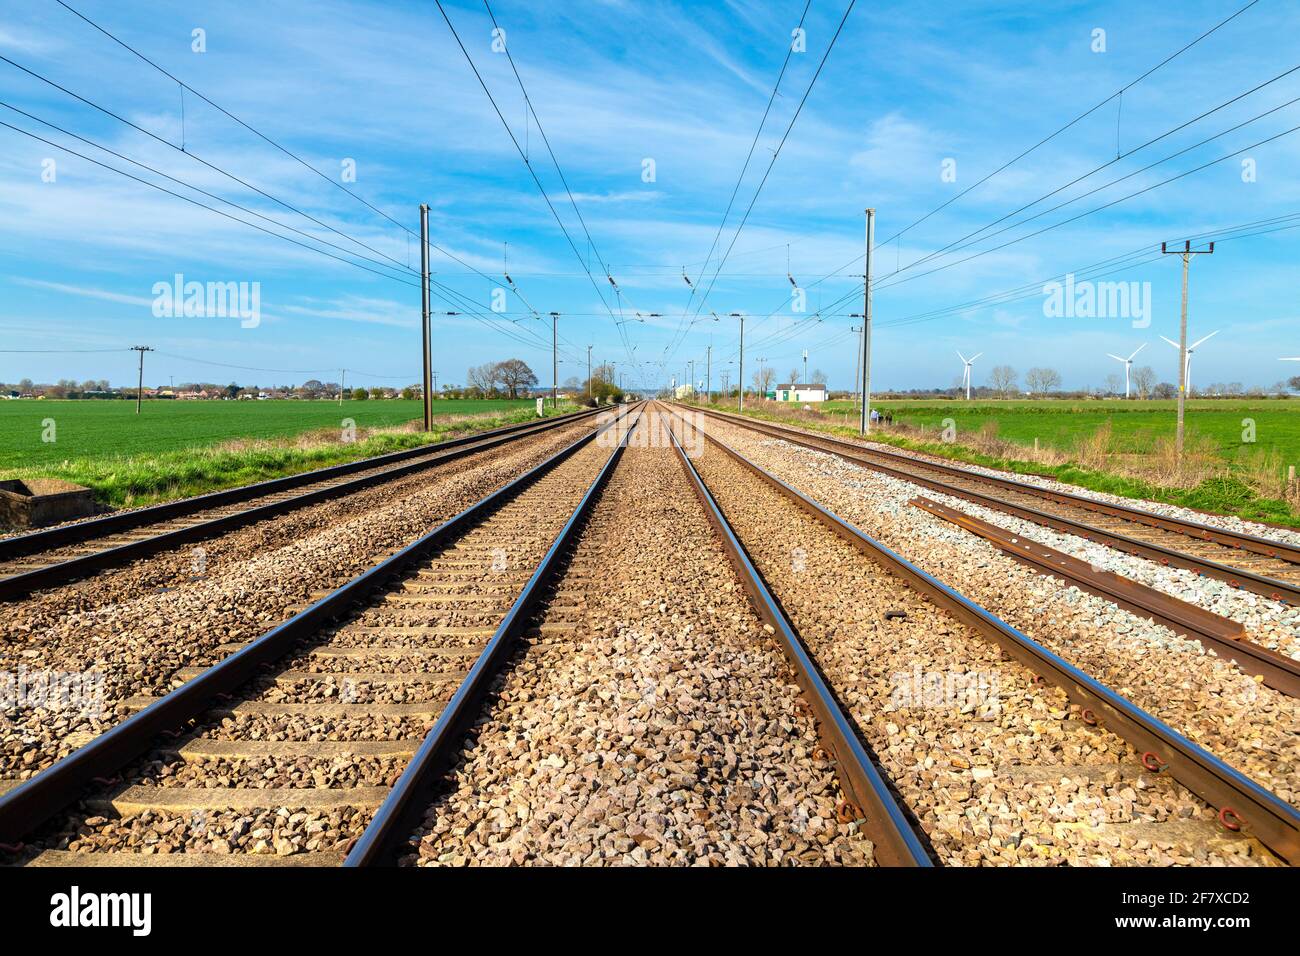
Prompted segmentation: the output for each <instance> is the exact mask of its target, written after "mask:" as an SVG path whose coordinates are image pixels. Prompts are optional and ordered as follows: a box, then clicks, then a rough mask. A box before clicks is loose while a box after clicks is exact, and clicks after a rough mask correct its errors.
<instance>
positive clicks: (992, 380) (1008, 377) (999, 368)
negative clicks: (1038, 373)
mask: <svg viewBox="0 0 1300 956" xmlns="http://www.w3.org/2000/svg"><path fill="white" fill-rule="evenodd" d="M989 386H990V387H991V388H992V389H993V391H995V392H997V393H998V398H1006V397H1007V396H1009V395H1010V394H1011V393H1012V392H1014V391H1015V389H1016V370H1015V369H1013V368H1012V367H1011V366H1010V365H995V366H994V367H993V368H992V369H991V370H990V371H989Z"/></svg>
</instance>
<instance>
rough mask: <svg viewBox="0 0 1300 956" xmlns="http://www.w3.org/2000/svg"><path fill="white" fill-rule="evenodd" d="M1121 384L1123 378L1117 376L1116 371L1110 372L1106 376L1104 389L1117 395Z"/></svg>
mask: <svg viewBox="0 0 1300 956" xmlns="http://www.w3.org/2000/svg"><path fill="white" fill-rule="evenodd" d="M1123 385H1124V380H1123V379H1121V378H1120V377H1119V373H1118V372H1111V373H1110V374H1109V375H1107V376H1106V391H1107V392H1108V393H1110V394H1111V395H1118V394H1119V392H1120V389H1121V388H1123Z"/></svg>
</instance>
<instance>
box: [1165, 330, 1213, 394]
mask: <svg viewBox="0 0 1300 956" xmlns="http://www.w3.org/2000/svg"><path fill="white" fill-rule="evenodd" d="M1218 334H1219V330H1218V329H1215V330H1214V331H1213V332H1211V333H1210V334H1209V335H1207V336H1206V337H1205V338H1203V339H1197V340H1196V341H1195V342H1193V343H1192V344H1191V345H1189V346H1187V359H1186V360H1185V361H1184V363H1183V380H1184V381H1185V382H1186V383H1187V394H1188V395H1190V394H1192V353H1193V352H1195V351H1196V350H1197V349H1198V348H1199V347H1200V346H1202V345H1204V344H1205V343H1206V342H1208V341H1209V340H1210V339H1212V338H1214V337H1215V336H1216V335H1218ZM1160 337H1161V338H1162V339H1165V337H1164V336H1163V335H1162V336H1160ZM1165 341H1166V342H1168V343H1169V344H1170V345H1172V346H1173V347H1174V348H1179V347H1180V346H1179V345H1178V343H1177V342H1175V341H1174V340H1173V339H1165Z"/></svg>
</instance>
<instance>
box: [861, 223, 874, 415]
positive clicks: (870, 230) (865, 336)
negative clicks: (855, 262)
mask: <svg viewBox="0 0 1300 956" xmlns="http://www.w3.org/2000/svg"><path fill="white" fill-rule="evenodd" d="M875 241H876V210H875V209H868V210H867V258H866V262H865V263H864V265H865V266H866V268H864V269H863V270H862V272H863V275H862V418H861V422H860V428H861V431H862V434H864V435H866V434H868V433H869V432H870V431H871V247H872V246H873V245H874V244H875Z"/></svg>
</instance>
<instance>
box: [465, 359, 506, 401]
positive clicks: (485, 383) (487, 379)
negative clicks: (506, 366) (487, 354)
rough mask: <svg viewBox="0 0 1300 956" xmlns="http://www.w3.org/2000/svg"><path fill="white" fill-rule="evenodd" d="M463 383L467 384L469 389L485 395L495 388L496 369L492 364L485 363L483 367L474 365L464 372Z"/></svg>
mask: <svg viewBox="0 0 1300 956" xmlns="http://www.w3.org/2000/svg"><path fill="white" fill-rule="evenodd" d="M465 381H467V382H469V384H470V387H471V388H477V389H478V390H479V391H480V392H483V393H484V394H487V393H488V392H490V391H492V390H493V389H494V388H496V386H497V381H498V379H497V367H496V364H495V363H493V362H486V363H484V364H483V365H475V366H473V367H471V368H470V369H469V370H468V371H466V372H465Z"/></svg>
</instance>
